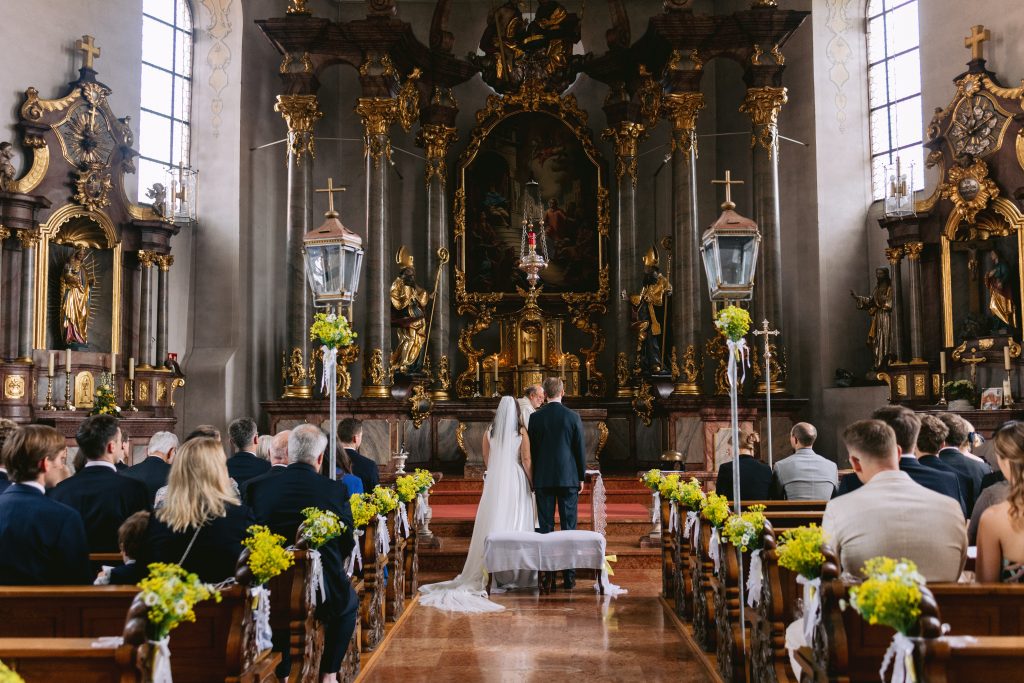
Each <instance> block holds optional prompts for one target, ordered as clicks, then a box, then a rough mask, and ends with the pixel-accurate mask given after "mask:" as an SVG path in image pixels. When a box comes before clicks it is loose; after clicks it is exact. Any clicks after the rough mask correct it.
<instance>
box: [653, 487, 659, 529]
mask: <svg viewBox="0 0 1024 683" xmlns="http://www.w3.org/2000/svg"><path fill="white" fill-rule="evenodd" d="M651 498H653V499H654V504H653V505H652V506H651V524H657V523H658V518H659V517H661V494H660V493H658V492H657V491H651Z"/></svg>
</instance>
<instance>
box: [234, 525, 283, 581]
mask: <svg viewBox="0 0 1024 683" xmlns="http://www.w3.org/2000/svg"><path fill="white" fill-rule="evenodd" d="M284 542H285V538H284V536H281V535H280V534H275V533H273V532H271V531H270V529H269V528H267V527H265V526H261V525H259V524H253V525H252V526H251V527H249V537H248V538H246V539H245V540H244V541H242V545H243V546H244V547H245V548H247V549H248V550H249V570H250V571H252V576H253V581H254V582H255V583H256V585H257V586H262V585H263V584H265V583H266V582H267V581H270V580H271V579H272V578H274V577H275V576H277V575H278V574H280V573H281V572H283V571H285V570H286V569H288V568H289V567H291V566H292V565H293V564H295V553H293V552H292V551H291V550H288V549H287V548H285V547H284Z"/></svg>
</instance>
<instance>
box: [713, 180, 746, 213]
mask: <svg viewBox="0 0 1024 683" xmlns="http://www.w3.org/2000/svg"><path fill="white" fill-rule="evenodd" d="M711 184H712V185H725V203H724V204H722V208H723V209H735V208H736V205H735V204H733V202H732V186H733V185H742V184H743V181H742V180H733V179H732V171H726V172H725V180H712V181H711Z"/></svg>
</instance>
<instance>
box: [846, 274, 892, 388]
mask: <svg viewBox="0 0 1024 683" xmlns="http://www.w3.org/2000/svg"><path fill="white" fill-rule="evenodd" d="M875 278H876V279H877V282H876V284H875V291H873V292H872V293H871V296H858V295H857V294H856V293H855V292H854V291H853V290H852V289H851V290H850V296H852V297H853V300H854V301H856V302H857V309H858V310H861V311H867V312H868V315H870V316H871V328H870V329H869V330H868V340H867V345H868V346H869V347H870V348H871V350H872V355H873V356H874V361H875V369H877V370H881V369H882V368H884V367H885V365H886V363H888V362H889V359H890V358H891V357H892V356H893V355H895V353H894V352H895V342H894V340H893V334H892V332H893V330H892V305H893V290H892V280H891V279H890V277H889V269H888V268H877V269H876V270H875Z"/></svg>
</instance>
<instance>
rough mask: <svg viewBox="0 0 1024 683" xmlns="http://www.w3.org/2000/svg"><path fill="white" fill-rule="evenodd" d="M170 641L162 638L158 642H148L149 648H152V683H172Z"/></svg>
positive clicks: (167, 638)
mask: <svg viewBox="0 0 1024 683" xmlns="http://www.w3.org/2000/svg"><path fill="white" fill-rule="evenodd" d="M170 640H171V639H170V637H169V636H164V637H163V638H161V639H160V640H151V641H149V645H150V647H152V648H153V670H152V675H153V679H152V683H173V679H172V678H171V648H170V645H169V643H170Z"/></svg>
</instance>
